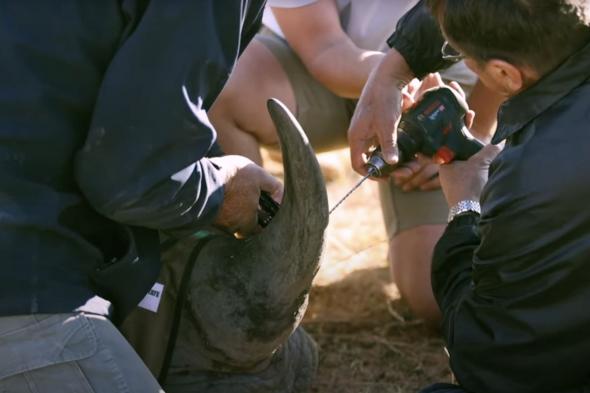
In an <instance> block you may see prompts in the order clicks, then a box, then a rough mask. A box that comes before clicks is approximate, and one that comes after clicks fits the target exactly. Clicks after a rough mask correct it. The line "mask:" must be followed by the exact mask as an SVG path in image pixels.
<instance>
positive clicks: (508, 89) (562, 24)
mask: <svg viewBox="0 0 590 393" xmlns="http://www.w3.org/2000/svg"><path fill="white" fill-rule="evenodd" d="M429 4H430V6H431V8H432V10H433V13H434V15H435V16H436V17H437V19H438V21H439V23H440V25H441V28H442V31H443V32H444V34H445V36H446V37H447V39H448V40H449V42H450V44H451V45H452V46H453V47H454V48H455V49H456V50H458V51H460V52H461V53H462V54H464V55H465V56H466V57H467V59H466V63H467V65H468V66H469V67H470V68H472V69H473V70H474V71H475V72H476V73H477V74H479V76H480V78H481V79H482V81H483V82H484V83H485V84H486V85H488V87H490V88H492V89H493V90H496V91H498V92H500V93H503V94H505V95H507V96H512V95H514V94H516V93H518V92H519V91H521V90H522V89H524V88H526V87H528V86H529V85H531V84H532V83H533V82H534V81H536V80H537V79H539V77H541V76H543V75H544V74H546V73H548V72H549V71H551V70H552V69H554V68H555V67H557V66H558V65H559V64H561V63H562V62H563V61H564V60H565V59H567V58H568V57H569V56H570V55H571V54H572V53H574V52H575V51H576V50H578V49H579V48H580V47H582V46H583V45H584V44H585V43H588V42H590V41H589V40H590V0H429Z"/></svg>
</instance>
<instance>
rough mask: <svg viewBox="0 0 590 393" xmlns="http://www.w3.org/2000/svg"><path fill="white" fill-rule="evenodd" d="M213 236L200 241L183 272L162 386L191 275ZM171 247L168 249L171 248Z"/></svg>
mask: <svg viewBox="0 0 590 393" xmlns="http://www.w3.org/2000/svg"><path fill="white" fill-rule="evenodd" d="M211 238H212V236H207V237H205V238H203V239H200V240H199V241H198V243H197V245H196V246H195V248H193V251H192V252H191V254H190V256H189V257H188V261H187V263H186V266H185V267H184V271H183V272H182V279H181V281H180V287H179V288H178V296H177V298H176V307H174V316H173V319H172V328H171V329H170V336H169V337H168V344H167V345H166V353H165V355H164V362H163V363H162V369H161V370H160V375H159V377H158V382H159V383H160V386H163V385H164V382H166V378H167V377H168V369H169V368H170V362H171V361H172V355H173V354H174V347H175V344H176V338H177V336H178V328H179V327H180V316H181V314H182V311H183V309H184V304H185V303H186V298H187V294H188V286H189V283H190V278H191V273H192V271H193V268H194V267H195V263H196V262H197V258H198V257H199V254H200V253H201V250H203V247H204V246H205V244H207V243H208V242H209V240H211ZM170 247H171V245H169V247H168V248H170Z"/></svg>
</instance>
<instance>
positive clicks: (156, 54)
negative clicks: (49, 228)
mask: <svg viewBox="0 0 590 393" xmlns="http://www.w3.org/2000/svg"><path fill="white" fill-rule="evenodd" d="M241 12H242V11H241V8H240V4H239V2H235V1H213V0H212V1H199V2H191V1H186V2H175V1H168V0H152V1H151V2H150V3H149V5H148V6H147V8H146V9H145V12H144V13H143V14H142V16H141V19H140V20H139V22H138V23H137V27H136V28H135V29H134V31H133V32H132V33H131V34H130V36H129V37H128V38H127V39H126V40H124V42H123V43H122V45H121V48H120V49H119V50H118V52H117V53H116V55H115V57H114V58H113V60H112V62H111V64H110V66H109V68H108V70H107V72H106V74H105V76H104V79H103V82H102V86H101V89H100V93H99V96H98V99H97V102H96V105H95V111H94V114H93V119H92V122H91V127H90V131H89V134H88V137H87V139H86V143H85V145H84V147H83V149H82V150H81V151H80V152H79V153H78V155H77V160H76V168H75V169H76V176H77V181H78V184H79V187H80V188H81V190H82V191H83V193H84V194H85V195H86V197H87V199H88V200H89V201H90V203H91V204H92V205H93V207H94V208H95V209H96V210H98V211H99V212H100V213H102V214H104V215H105V216H107V217H109V218H111V219H113V220H115V221H118V222H122V223H125V224H131V225H137V226H143V227H148V228H156V229H163V230H167V229H168V230H170V229H191V228H193V229H197V228H199V227H202V226H204V225H207V224H210V222H211V221H212V220H213V219H214V217H215V215H216V213H217V211H218V209H219V207H220V205H221V203H222V200H223V182H224V180H223V179H222V178H221V176H220V173H219V171H218V168H216V167H215V165H214V164H212V162H211V161H210V160H209V159H208V158H207V156H209V154H210V149H212V147H213V146H214V144H215V139H216V134H215V131H214V130H213V128H212V127H211V125H210V123H209V120H208V118H207V114H206V110H207V109H208V107H209V106H210V105H211V104H212V102H213V101H214V99H215V98H216V96H217V94H218V93H219V91H220V90H221V87H222V86H223V84H224V82H225V81H226V79H227V77H228V75H229V72H230V70H231V67H232V66H233V63H234V61H235V58H236V56H237V54H238V53H239V49H240V48H239V43H240V24H241V23H240V18H241V17H242V15H241V14H240V13H241ZM253 19H254V18H253Z"/></svg>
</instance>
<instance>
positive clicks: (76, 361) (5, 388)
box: [0, 313, 163, 393]
mask: <svg viewBox="0 0 590 393" xmlns="http://www.w3.org/2000/svg"><path fill="white" fill-rule="evenodd" d="M0 392H3V393H4V392H6V393H9V392H10V393H27V392H31V393H87V392H88V393H107V392H108V393H122V392H129V393H156V392H163V390H162V389H161V388H160V386H159V385H158V382H157V381H156V380H155V378H154V377H153V376H152V374H151V373H150V371H149V370H148V369H147V367H146V366H145V365H144V364H143V363H142V361H141V359H140V358H139V357H138V356H137V354H136V353H135V351H134V350H133V349H132V348H131V346H130V345H129V344H128V343H127V341H126V340H125V339H124V338H123V336H121V334H120V333H119V331H118V330H117V329H116V328H115V326H113V324H112V323H111V322H110V321H109V320H108V319H106V318H105V317H102V316H97V315H91V314H84V313H78V314H39V315H23V316H10V317H0Z"/></svg>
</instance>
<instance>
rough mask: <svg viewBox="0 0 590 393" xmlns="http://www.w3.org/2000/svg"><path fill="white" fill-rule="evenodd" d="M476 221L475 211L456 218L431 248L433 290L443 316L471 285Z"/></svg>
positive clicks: (477, 242) (477, 239) (476, 241)
mask: <svg viewBox="0 0 590 393" xmlns="http://www.w3.org/2000/svg"><path fill="white" fill-rule="evenodd" d="M478 221H479V215H478V214H476V213H468V214H466V215H463V216H459V217H456V218H455V219H454V220H453V221H451V223H449V225H448V226H447V228H446V230H445V232H444V234H443V236H442V237H441V238H440V240H439V241H438V243H437V244H436V247H435V249H434V255H433V258H432V289H433V291H434V296H435V297H436V300H437V302H438V304H439V306H440V308H441V311H442V313H443V315H448V314H449V313H450V312H451V310H452V309H453V308H454V307H456V305H457V303H458V302H460V300H461V296H462V294H463V293H464V292H465V291H466V290H467V289H468V288H469V287H470V283H471V277H472V264H473V252H474V251H475V249H476V248H477V247H478V246H479V243H480V237H479V235H478V233H477V228H476V226H477V223H478ZM445 333H447V332H445Z"/></svg>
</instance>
